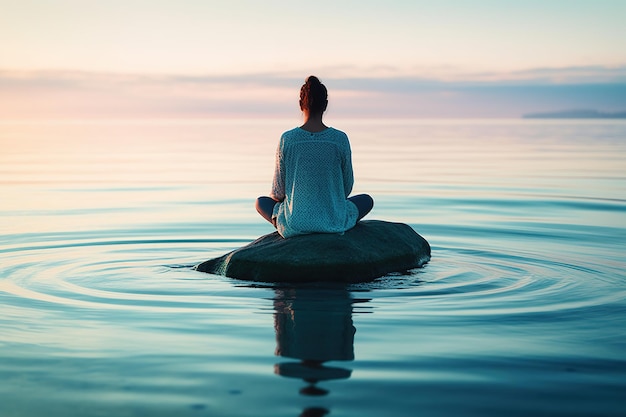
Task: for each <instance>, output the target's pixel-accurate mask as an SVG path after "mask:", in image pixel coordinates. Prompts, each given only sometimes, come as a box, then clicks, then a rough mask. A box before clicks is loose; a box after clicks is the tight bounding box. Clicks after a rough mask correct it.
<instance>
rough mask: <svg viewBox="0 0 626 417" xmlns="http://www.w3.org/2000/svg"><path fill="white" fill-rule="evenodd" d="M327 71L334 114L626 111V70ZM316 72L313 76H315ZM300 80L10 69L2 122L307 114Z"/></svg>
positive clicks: (0, 93) (0, 83) (4, 76)
mask: <svg viewBox="0 0 626 417" xmlns="http://www.w3.org/2000/svg"><path fill="white" fill-rule="evenodd" d="M334 71H335V70H333V69H328V71H327V72H326V71H317V72H316V73H317V74H319V75H320V77H321V78H322V81H323V82H324V83H325V84H326V85H327V86H328V88H329V94H330V106H329V115H331V114H332V115H333V117H519V116H521V115H522V114H524V113H528V112H535V111H554V110H562V109H570V108H595V109H598V110H602V111H620V110H621V111H623V110H624V109H626V67H614V68H609V67H596V66H588V67H569V68H539V69H528V70H523V71H517V72H510V73H473V74H463V73H453V71H451V70H450V69H448V71H447V72H446V74H445V77H443V76H442V77H439V78H437V77H434V76H430V77H426V76H392V75H389V74H387V75H376V76H362V77H354V76H348V75H346V74H349V69H348V68H345V67H344V68H341V70H340V71H337V72H334ZM307 75H308V74H307ZM303 80H304V77H302V76H299V75H296V74H293V73H284V74H281V73H253V74H247V75H197V74H196V75H189V74H188V75H185V74H172V75H150V74H115V73H95V72H80V71H35V72H24V71H0V118H2V119H14V118H18V119H22V118H151V117H159V118H163V117H168V118H188V117H191V118H208V117H292V116H296V117H297V116H298V115H299V110H298V108H297V100H298V92H299V88H300V85H301V84H302V82H303Z"/></svg>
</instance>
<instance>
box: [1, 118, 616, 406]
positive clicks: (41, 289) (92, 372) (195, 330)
mask: <svg viewBox="0 0 626 417" xmlns="http://www.w3.org/2000/svg"><path fill="white" fill-rule="evenodd" d="M298 124H299V120H222V121H170V120H162V121H159V120H156V121H66V122H52V121H49V122H0V416H2V417H12V416H47V417H56V416H81V417H90V416H117V417H124V416H180V417H185V416H255V417H259V416H260V417H264V416H268V417H270V416H271V417H277V416H278V417H281V416H309V417H311V416H322V415H330V416H355V417H356V416H358V417H368V416H394V417H402V416H407V417H409V416H411V417H412V416H509V417H510V416H538V415H542V416H543V415H545V416H624V415H625V414H626V272H625V269H626V121H623V120H421V121H420V120H418V121H410V120H364V121H358V120H330V119H328V124H330V125H332V126H334V127H336V128H339V129H342V130H344V131H346V132H347V133H348V135H349V137H350V140H351V144H352V153H353V162H354V170H355V181H356V182H355V189H354V193H361V192H367V193H370V194H371V195H372V196H373V197H374V199H375V202H376V203H375V204H376V205H375V207H374V210H373V211H372V212H371V213H370V215H369V216H368V217H367V218H369V219H378V220H387V221H395V222H403V223H407V224H409V225H411V226H412V227H413V228H414V229H415V230H416V231H417V232H418V233H420V234H421V235H422V236H424V237H425V238H426V239H427V240H428V241H429V242H430V244H431V246H432V259H431V261H430V262H429V263H428V264H426V266H424V267H423V268H419V269H416V270H413V271H410V273H409V274H394V275H390V276H386V277H382V278H380V279H377V280H375V281H374V282H371V283H367V284H359V285H349V286H341V285H337V284H333V283H324V282H320V283H317V284H310V285H301V286H294V285H279V284H276V285H272V284H259V283H252V282H246V281H239V280H235V279H230V278H226V277H223V276H215V275H210V274H204V273H201V272H197V271H194V270H193V266H194V265H196V264H198V263H200V262H202V261H204V260H206V259H209V258H213V257H217V256H221V255H222V254H224V253H226V252H228V251H231V250H233V249H236V248H238V247H240V246H243V245H245V244H247V243H248V242H250V241H252V240H254V239H256V238H257V237H259V236H261V235H263V234H266V233H270V232H272V227H271V225H270V224H269V223H267V222H265V221H264V220H263V219H262V218H261V217H260V216H259V215H258V214H257V213H256V212H255V210H254V200H255V199H256V197H257V196H259V195H263V194H267V193H268V192H269V189H270V185H271V180H272V173H273V162H274V152H275V149H276V145H277V143H278V139H279V136H280V134H281V133H282V132H283V131H284V130H287V129H289V128H292V127H295V126H297V125H298ZM323 279H324V277H320V280H321V281H323Z"/></svg>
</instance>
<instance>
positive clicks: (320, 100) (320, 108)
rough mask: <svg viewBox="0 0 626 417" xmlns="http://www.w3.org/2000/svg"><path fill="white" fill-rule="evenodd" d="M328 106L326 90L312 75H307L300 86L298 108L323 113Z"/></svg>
mask: <svg viewBox="0 0 626 417" xmlns="http://www.w3.org/2000/svg"><path fill="white" fill-rule="evenodd" d="M326 106H328V90H326V87H325V86H324V84H322V82H321V81H320V80H319V78H317V77H316V76H314V75H311V76H309V77H308V78H307V79H306V81H305V83H304V84H303V85H302V88H300V109H302V110H308V111H309V112H310V113H313V114H317V113H324V111H326Z"/></svg>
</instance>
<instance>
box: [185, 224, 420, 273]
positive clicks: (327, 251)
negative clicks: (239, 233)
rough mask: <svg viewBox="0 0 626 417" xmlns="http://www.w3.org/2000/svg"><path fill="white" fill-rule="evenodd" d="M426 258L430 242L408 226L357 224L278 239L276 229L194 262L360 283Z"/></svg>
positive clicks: (223, 269) (226, 269)
mask: <svg viewBox="0 0 626 417" xmlns="http://www.w3.org/2000/svg"><path fill="white" fill-rule="evenodd" d="M429 260H430V245H429V244H428V242H427V241H426V240H425V239H424V238H423V237H421V236H420V235H419V234H417V233H416V232H415V231H414V230H413V229H412V228H411V227H410V226H408V225H406V224H403V223H390V222H384V221H378V220H368V221H361V222H359V223H358V224H357V225H356V226H355V227H354V228H352V229H350V230H348V231H347V232H345V233H344V234H343V235H339V234H327V233H319V234H310V235H302V236H295V237H291V238H289V239H283V238H282V237H281V236H280V235H279V234H278V232H274V233H271V234H268V235H265V236H262V237H260V238H259V239H257V240H255V241H254V242H252V243H250V244H248V245H247V246H244V247H242V248H239V249H236V250H234V251H232V252H230V253H227V254H226V255H224V256H221V257H219V258H215V259H211V260H208V261H206V262H203V263H201V264H200V265H198V266H196V269H197V270H198V271H202V272H208V273H212V274H219V275H226V276H227V277H231V278H238V279H243V280H250V281H263V282H310V281H336V282H364V281H371V280H373V279H375V278H378V277H381V276H383V275H386V274H388V273H391V272H405V271H407V270H409V269H413V268H417V267H420V266H422V265H423V264H425V263H426V262H428V261H429Z"/></svg>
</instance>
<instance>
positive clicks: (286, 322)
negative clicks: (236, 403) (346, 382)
mask: <svg viewBox="0 0 626 417" xmlns="http://www.w3.org/2000/svg"><path fill="white" fill-rule="evenodd" d="M354 302H355V300H354V299H353V298H352V297H351V295H350V293H349V292H348V291H347V290H346V289H345V288H334V289H318V288H315V289H313V288H282V289H277V290H276V297H275V299H274V310H275V313H274V327H275V330H276V355H277V356H283V357H287V358H293V359H299V360H300V362H294V361H289V362H281V363H278V364H276V365H275V366H274V371H275V372H276V374H278V375H281V376H284V377H288V378H299V379H302V380H303V381H305V382H306V383H307V385H306V386H305V387H304V388H302V389H300V393H301V394H303V395H311V396H320V395H326V394H328V392H329V391H328V390H326V389H323V388H320V387H318V386H317V383H318V382H320V381H330V380H335V379H347V378H350V375H351V373H352V371H351V370H350V369H345V368H340V367H332V366H325V365H324V363H325V362H327V361H351V360H354V333H355V332H356V329H355V328H354V326H353V324H352V304H353V303H354ZM327 413H328V410H326V409H323V408H308V409H306V410H304V412H303V413H302V414H301V416H323V415H325V414H327Z"/></svg>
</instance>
